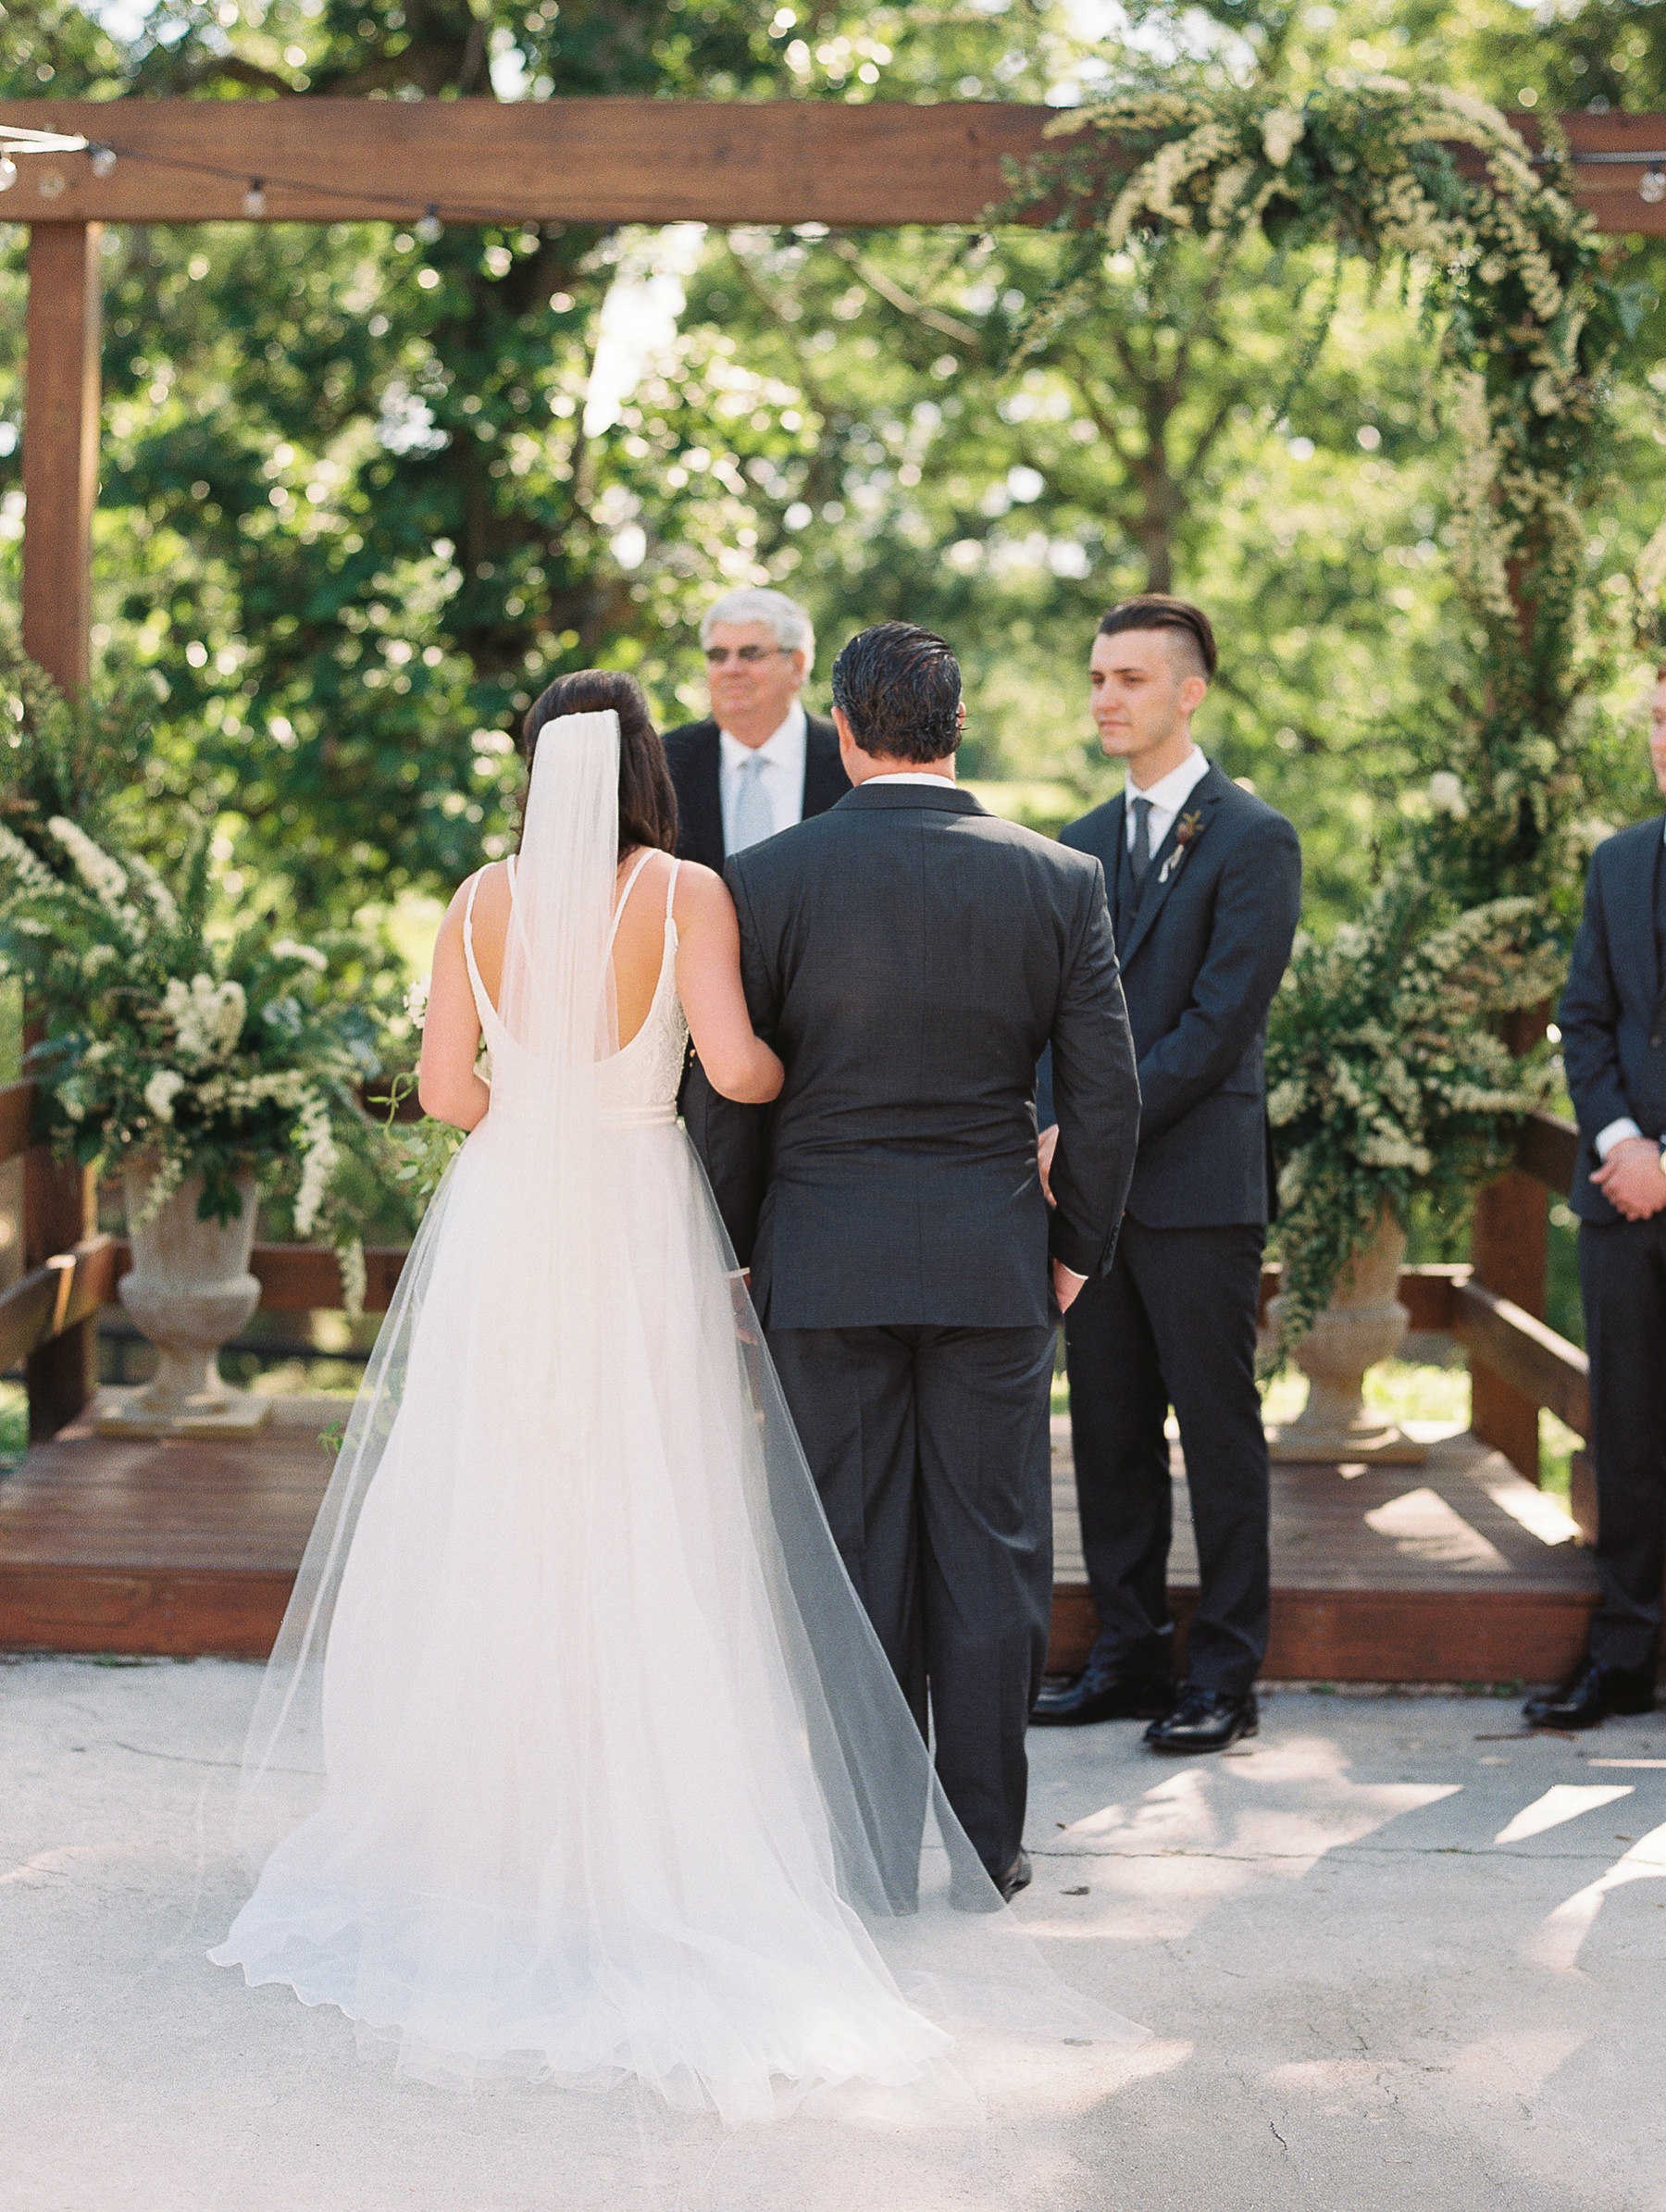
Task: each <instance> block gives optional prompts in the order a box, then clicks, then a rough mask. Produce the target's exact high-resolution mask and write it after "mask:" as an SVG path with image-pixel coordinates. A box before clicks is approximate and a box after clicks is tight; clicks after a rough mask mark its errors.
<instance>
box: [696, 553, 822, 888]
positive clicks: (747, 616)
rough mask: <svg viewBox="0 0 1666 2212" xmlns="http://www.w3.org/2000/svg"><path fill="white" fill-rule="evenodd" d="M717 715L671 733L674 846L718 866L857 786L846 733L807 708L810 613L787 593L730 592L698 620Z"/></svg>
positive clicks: (812, 652) (812, 637) (811, 652)
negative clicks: (843, 747) (847, 764)
mask: <svg viewBox="0 0 1666 2212" xmlns="http://www.w3.org/2000/svg"><path fill="white" fill-rule="evenodd" d="M700 642H701V647H702V651H703V652H704V654H705V664H706V681H707V685H708V687H709V689H710V694H711V702H712V711H711V713H710V714H709V715H707V716H706V717H705V718H704V719H703V720H702V721H700V722H686V723H684V724H683V726H682V727H681V728H679V729H673V730H668V731H667V732H666V734H665V758H666V759H667V761H668V762H669V763H670V766H671V780H672V782H673V784H674V785H675V786H676V788H677V813H678V841H677V850H678V853H679V854H680V855H681V856H682V858H683V859H684V860H693V861H699V862H700V863H701V864H702V866H704V867H708V868H715V869H719V870H721V868H722V866H723V864H724V862H725V861H726V860H727V859H728V857H729V856H730V854H731V853H736V852H744V851H746V850H747V849H748V847H749V846H752V845H757V844H761V843H762V842H763V840H764V839H765V838H772V837H775V836H776V835H777V833H778V832H779V831H781V830H783V829H790V828H791V827H792V826H793V825H794V824H795V823H798V822H804V821H808V820H809V818H810V817H811V815H813V814H825V813H826V812H827V808H828V807H830V806H832V805H834V804H835V803H836V802H838V801H839V800H840V799H842V798H843V797H844V795H845V793H846V792H847V791H848V790H849V789H850V788H851V782H850V778H849V777H847V776H846V774H845V772H844V768H843V765H842V764H841V763H840V761H839V733H838V731H837V730H836V729H835V728H834V727H833V725H832V723H831V722H830V721H828V720H827V719H826V718H825V717H824V716H823V715H810V714H806V713H805V711H804V706H803V702H802V699H801V698H800V693H801V692H802V690H803V688H804V683H805V680H806V679H807V677H809V674H810V670H811V668H812V666H813V665H814V660H815V631H814V627H813V625H812V623H811V620H810V617H809V615H807V614H806V612H805V611H804V609H803V608H802V606H800V605H799V603H798V602H797V601H796V600H793V599H789V598H788V596H787V594H786V593H785V592H784V591H770V590H750V589H749V590H739V591H728V592H726V593H725V594H724V596H723V597H722V598H721V599H719V600H717V601H716V602H715V603H714V604H713V605H712V606H710V607H708V608H707V609H706V613H705V618H704V620H703V621H702V623H701V626H700Z"/></svg>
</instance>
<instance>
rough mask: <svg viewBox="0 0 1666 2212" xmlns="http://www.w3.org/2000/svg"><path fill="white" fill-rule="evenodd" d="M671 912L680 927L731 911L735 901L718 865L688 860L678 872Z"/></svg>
mask: <svg viewBox="0 0 1666 2212" xmlns="http://www.w3.org/2000/svg"><path fill="white" fill-rule="evenodd" d="M671 911H672V913H674V914H675V915H676V917H677V921H678V926H685V925H687V924H688V923H690V922H693V923H700V922H702V921H706V920H709V919H711V918H712V917H714V916H720V915H723V914H732V913H734V911H735V902H734V901H733V900H732V899H731V898H730V897H729V891H728V886H727V883H725V882H724V880H723V878H722V876H719V875H718V873H717V871H716V869H715V868H707V867H703V866H702V864H701V863H700V862H699V861H697V860H686V861H684V862H683V864H682V865H681V866H680V867H679V868H678V871H677V889H676V892H675V894H674V895H673V898H672V902H671Z"/></svg>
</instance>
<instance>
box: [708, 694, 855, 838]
mask: <svg viewBox="0 0 1666 2212" xmlns="http://www.w3.org/2000/svg"><path fill="white" fill-rule="evenodd" d="M804 721H805V723H806V725H807V727H806V729H805V732H804V803H803V808H802V818H803V819H804V820H805V821H806V822H808V821H809V819H810V817H811V816H812V815H813V814H826V812H827V809H828V807H830V806H833V805H835V804H837V802H839V800H840V799H842V798H843V797H844V795H845V793H846V792H847V791H848V790H849V789H850V788H851V779H850V777H848V776H847V775H846V774H845V772H844V763H843V762H842V761H841V760H840V759H839V732H838V730H836V729H835V728H834V727H833V725H832V723H831V722H830V721H829V720H828V719H827V716H826V715H805V717H804ZM665 758H666V760H667V762H668V763H669V764H670V768H671V781H672V784H673V785H674V787H675V788H676V791H677V850H678V856H679V857H680V858H681V859H683V860H697V861H699V863H700V864H701V865H702V867H706V868H715V869H716V870H717V872H718V874H719V875H721V874H722V873H723V864H724V862H725V860H726V859H727V852H726V851H725V849H724V843H723V787H722V762H723V753H722V739H721V733H720V731H719V730H718V727H717V725H716V723H715V721H713V719H712V718H711V716H710V715H707V717H706V718H705V720H704V721H703V722H685V723H684V724H683V725H682V727H680V728H679V729H672V730H667V731H666V733H665Z"/></svg>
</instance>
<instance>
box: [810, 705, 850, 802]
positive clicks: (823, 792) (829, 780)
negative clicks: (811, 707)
mask: <svg viewBox="0 0 1666 2212" xmlns="http://www.w3.org/2000/svg"><path fill="white" fill-rule="evenodd" d="M850 788H851V779H850V777H848V776H847V775H846V774H845V772H844V763H843V762H842V761H841V760H840V759H839V732H838V731H837V730H836V729H835V728H834V727H833V725H832V723H831V722H827V721H825V720H824V719H823V718H822V716H821V715H806V716H805V717H804V800H803V815H802V818H803V819H804V820H805V821H806V822H808V821H809V820H810V818H811V816H812V815H813V814H826V813H827V809H828V807H830V806H834V805H836V804H837V803H838V802H839V800H840V799H842V798H843V797H844V795H845V793H846V792H847V791H848V790H849V789H850Z"/></svg>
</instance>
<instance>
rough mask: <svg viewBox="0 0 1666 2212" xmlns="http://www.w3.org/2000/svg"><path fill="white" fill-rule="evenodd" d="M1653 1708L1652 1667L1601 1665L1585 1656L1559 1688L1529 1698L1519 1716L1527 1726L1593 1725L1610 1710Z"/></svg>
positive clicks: (1606, 1716)
mask: <svg viewBox="0 0 1666 2212" xmlns="http://www.w3.org/2000/svg"><path fill="white" fill-rule="evenodd" d="M1653 1710H1654V1669H1653V1668H1652V1667H1637V1668H1632V1667H1603V1666H1599V1665H1598V1662H1597V1661H1596V1660H1595V1659H1586V1660H1585V1664H1584V1665H1583V1666H1582V1667H1581V1668H1580V1669H1579V1670H1578V1671H1577V1672H1576V1673H1574V1674H1573V1675H1572V1676H1571V1677H1570V1678H1569V1680H1568V1681H1566V1682H1565V1683H1564V1684H1562V1686H1561V1688H1560V1690H1550V1691H1548V1692H1546V1693H1545V1695H1544V1696H1538V1697H1529V1698H1528V1700H1527V1702H1526V1704H1525V1705H1524V1706H1523V1708H1522V1718H1523V1721H1526V1723H1527V1725H1528V1727H1529V1728H1595V1727H1596V1725H1597V1723H1598V1721H1606V1720H1607V1719H1608V1717H1609V1715H1610V1713H1647V1712H1652V1711H1653Z"/></svg>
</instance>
